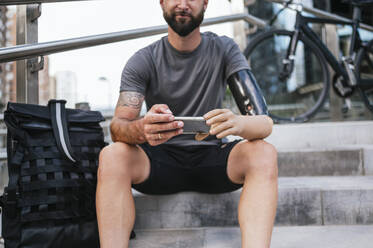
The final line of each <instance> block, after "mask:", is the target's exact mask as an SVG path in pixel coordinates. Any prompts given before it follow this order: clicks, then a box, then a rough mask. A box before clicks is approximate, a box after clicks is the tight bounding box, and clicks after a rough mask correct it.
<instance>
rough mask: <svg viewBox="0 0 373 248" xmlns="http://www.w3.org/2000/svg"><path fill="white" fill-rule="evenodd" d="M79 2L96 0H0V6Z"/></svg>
mask: <svg viewBox="0 0 373 248" xmlns="http://www.w3.org/2000/svg"><path fill="white" fill-rule="evenodd" d="M78 1H79V2H81V1H97V0H1V2H0V6H1V5H19V4H38V3H57V2H78Z"/></svg>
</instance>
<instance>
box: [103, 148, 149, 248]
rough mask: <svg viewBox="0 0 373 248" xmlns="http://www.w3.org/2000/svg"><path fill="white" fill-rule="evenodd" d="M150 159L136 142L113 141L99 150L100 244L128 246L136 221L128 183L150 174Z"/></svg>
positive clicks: (106, 246)
mask: <svg viewBox="0 0 373 248" xmlns="http://www.w3.org/2000/svg"><path fill="white" fill-rule="evenodd" d="M149 172H150V164H149V160H148V158H147V156H146V154H145V153H144V151H142V149H141V148H139V147H137V146H131V145H127V144H124V143H114V144H112V145H110V146H108V147H105V148H104V149H103V150H102V152H101V153H100V165H99V170H98V180H97V181H98V183H97V192H96V208H97V219H98V226H99V233H100V243H101V248H116V247H118V248H127V247H128V243H129V238H130V234H131V230H132V228H133V225H134V223H135V204H134V200H133V197H132V192H131V183H141V182H143V181H145V179H146V178H147V177H148V176H149Z"/></svg>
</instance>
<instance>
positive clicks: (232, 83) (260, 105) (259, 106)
mask: <svg viewBox="0 0 373 248" xmlns="http://www.w3.org/2000/svg"><path fill="white" fill-rule="evenodd" d="M228 85H229V88H230V90H231V92H232V94H233V97H234V99H235V101H236V104H237V106H238V108H239V110H240V112H241V114H243V115H268V109H267V104H266V102H265V100H264V97H263V95H262V93H261V91H260V88H259V86H258V84H257V83H256V80H255V78H254V75H253V74H252V73H251V71H250V70H248V69H246V70H241V71H238V72H236V73H233V74H232V75H231V76H230V77H229V78H228Z"/></svg>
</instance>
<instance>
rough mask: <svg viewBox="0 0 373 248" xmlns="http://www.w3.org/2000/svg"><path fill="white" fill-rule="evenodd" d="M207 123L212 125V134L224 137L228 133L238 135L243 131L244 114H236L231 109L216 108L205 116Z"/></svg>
mask: <svg viewBox="0 0 373 248" xmlns="http://www.w3.org/2000/svg"><path fill="white" fill-rule="evenodd" d="M203 117H204V118H205V120H206V124H207V125H208V126H211V128H210V134H211V135H216V137H217V138H218V139H222V138H224V137H226V136H228V135H238V136H240V135H241V133H242V124H243V123H242V122H243V120H241V117H242V116H239V115H235V114H234V113H233V112H232V111H231V110H229V109H214V110H211V111H210V112H208V113H207V114H205V115H204V116H203Z"/></svg>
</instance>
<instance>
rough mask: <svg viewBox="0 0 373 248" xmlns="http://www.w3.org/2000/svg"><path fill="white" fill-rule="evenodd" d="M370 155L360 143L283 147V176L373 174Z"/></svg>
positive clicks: (280, 152) (280, 165) (280, 161)
mask: <svg viewBox="0 0 373 248" xmlns="http://www.w3.org/2000/svg"><path fill="white" fill-rule="evenodd" d="M368 156H369V155H367V154H366V151H365V150H364V149H363V148H361V147H357V146H356V147H337V148H324V149H312V148H307V149H297V150H294V149H283V150H279V153H278V167H279V176H280V177H298V176H359V175H373V169H372V168H371V167H373V163H372V162H370V161H368V160H367V159H368ZM372 156H373V155H372ZM364 159H365V160H364Z"/></svg>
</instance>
